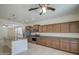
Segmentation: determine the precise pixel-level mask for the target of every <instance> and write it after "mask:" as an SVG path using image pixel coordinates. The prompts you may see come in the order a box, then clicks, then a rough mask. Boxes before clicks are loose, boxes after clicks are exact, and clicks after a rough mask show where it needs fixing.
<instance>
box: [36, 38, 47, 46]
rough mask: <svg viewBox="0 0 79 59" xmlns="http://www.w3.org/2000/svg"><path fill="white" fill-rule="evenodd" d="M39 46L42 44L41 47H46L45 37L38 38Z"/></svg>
mask: <svg viewBox="0 0 79 59" xmlns="http://www.w3.org/2000/svg"><path fill="white" fill-rule="evenodd" d="M36 43H37V44H40V45H44V46H46V43H47V42H46V40H45V38H43V37H40V38H38V39H37V42H36Z"/></svg>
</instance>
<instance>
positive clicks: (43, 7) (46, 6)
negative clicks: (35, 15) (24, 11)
mask: <svg viewBox="0 0 79 59" xmlns="http://www.w3.org/2000/svg"><path fill="white" fill-rule="evenodd" d="M48 5H49V4H39V6H38V7H35V8H30V9H28V10H29V11H32V10H36V9H39V8H40V9H41V10H40V15H42V14H44V13H46V12H47V10H51V11H55V10H56V9H55V8H52V7H48Z"/></svg>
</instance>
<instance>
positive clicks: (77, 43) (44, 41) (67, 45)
mask: <svg viewBox="0 0 79 59" xmlns="http://www.w3.org/2000/svg"><path fill="white" fill-rule="evenodd" d="M29 42H32V39H31V37H29ZM35 43H36V44H39V45H43V46H47V47H51V48H56V49H59V50H64V51H68V52H72V53H77V54H79V40H78V39H77V40H76V39H65V38H49V37H48V38H47V37H40V38H38V39H37V41H35Z"/></svg>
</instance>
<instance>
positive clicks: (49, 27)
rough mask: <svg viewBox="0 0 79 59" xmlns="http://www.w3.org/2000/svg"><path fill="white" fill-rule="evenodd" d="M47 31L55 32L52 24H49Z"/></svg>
mask: <svg viewBox="0 0 79 59" xmlns="http://www.w3.org/2000/svg"><path fill="white" fill-rule="evenodd" d="M47 32H53V25H52V24H49V25H48V26H47Z"/></svg>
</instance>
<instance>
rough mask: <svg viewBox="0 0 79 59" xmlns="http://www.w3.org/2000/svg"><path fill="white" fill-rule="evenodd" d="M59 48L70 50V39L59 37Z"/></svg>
mask: <svg viewBox="0 0 79 59" xmlns="http://www.w3.org/2000/svg"><path fill="white" fill-rule="evenodd" d="M60 49H61V50H64V51H70V40H67V39H61V40H60Z"/></svg>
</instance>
